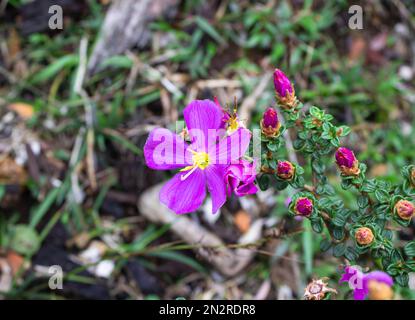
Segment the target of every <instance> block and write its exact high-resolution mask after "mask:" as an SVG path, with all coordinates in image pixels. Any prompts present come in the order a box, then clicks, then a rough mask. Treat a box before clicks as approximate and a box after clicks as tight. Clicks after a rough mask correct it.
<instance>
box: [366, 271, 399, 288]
mask: <svg viewBox="0 0 415 320" xmlns="http://www.w3.org/2000/svg"><path fill="white" fill-rule="evenodd" d="M370 280H375V281H377V282H382V283H385V284H387V285H388V286H390V287H392V286H393V279H392V277H391V276H390V275H388V274H387V273H385V272H382V271H372V272H369V273H368V274H367V275H365V277H364V280H363V281H364V285H365V286H367V284H368V282H369V281H370Z"/></svg>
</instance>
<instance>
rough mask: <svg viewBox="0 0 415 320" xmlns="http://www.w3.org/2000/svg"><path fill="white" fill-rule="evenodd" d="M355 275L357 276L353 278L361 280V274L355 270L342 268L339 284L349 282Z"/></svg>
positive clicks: (347, 267)
mask: <svg viewBox="0 0 415 320" xmlns="http://www.w3.org/2000/svg"><path fill="white" fill-rule="evenodd" d="M356 274H358V275H357V276H356V277H355V278H361V279H363V273H362V272H361V271H360V270H358V269H356V268H353V267H351V266H346V267H345V268H344V273H343V275H342V277H341V278H340V280H339V282H349V280H350V279H351V278H352V277H354V276H355V275H356Z"/></svg>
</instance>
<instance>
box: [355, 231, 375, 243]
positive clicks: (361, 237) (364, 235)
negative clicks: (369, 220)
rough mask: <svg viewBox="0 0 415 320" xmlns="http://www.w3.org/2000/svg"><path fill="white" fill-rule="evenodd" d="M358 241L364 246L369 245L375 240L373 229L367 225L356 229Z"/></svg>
mask: <svg viewBox="0 0 415 320" xmlns="http://www.w3.org/2000/svg"><path fill="white" fill-rule="evenodd" d="M354 237H355V239H356V242H357V243H358V244H360V245H362V246H367V245H369V244H371V243H372V242H373V240H374V239H375V236H374V235H373V232H372V230H371V229H369V228H367V227H360V228H358V229H357V230H356V233H355V236H354Z"/></svg>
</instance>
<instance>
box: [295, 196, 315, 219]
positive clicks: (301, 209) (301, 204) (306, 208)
mask: <svg viewBox="0 0 415 320" xmlns="http://www.w3.org/2000/svg"><path fill="white" fill-rule="evenodd" d="M294 210H295V212H296V213H297V214H298V215H300V216H304V217H309V216H310V215H311V213H312V212H313V201H312V200H311V199H309V198H306V197H302V198H298V199H297V201H296V203H295V208H294Z"/></svg>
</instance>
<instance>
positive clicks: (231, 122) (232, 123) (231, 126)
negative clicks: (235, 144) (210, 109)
mask: <svg viewBox="0 0 415 320" xmlns="http://www.w3.org/2000/svg"><path fill="white" fill-rule="evenodd" d="M227 123H228V127H227V131H228V133H232V132H234V131H236V130H237V129H238V128H239V123H238V118H237V117H236V116H231V117H230V118H229V119H228V121H227Z"/></svg>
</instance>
